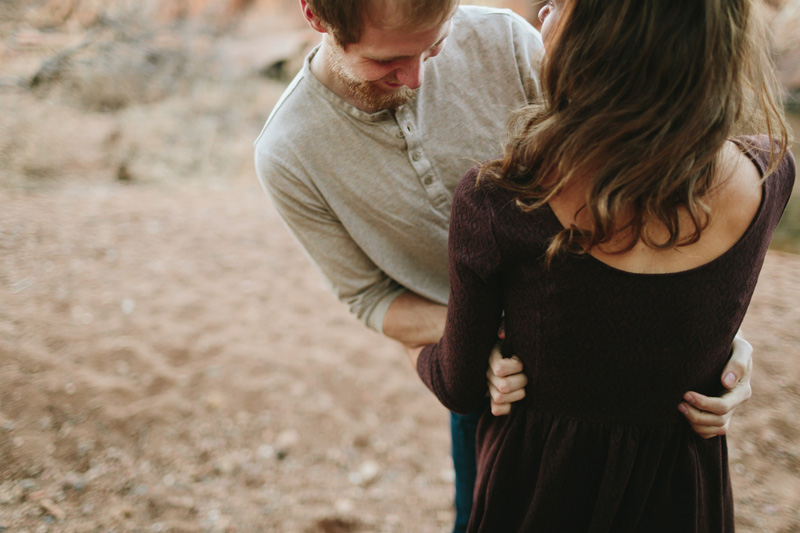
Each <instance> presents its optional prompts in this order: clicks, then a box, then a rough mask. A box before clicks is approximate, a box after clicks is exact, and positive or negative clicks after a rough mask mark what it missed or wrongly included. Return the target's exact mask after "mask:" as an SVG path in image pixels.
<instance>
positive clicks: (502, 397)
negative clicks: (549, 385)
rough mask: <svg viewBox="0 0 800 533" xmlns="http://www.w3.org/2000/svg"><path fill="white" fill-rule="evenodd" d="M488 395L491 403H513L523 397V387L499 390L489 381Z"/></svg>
mask: <svg viewBox="0 0 800 533" xmlns="http://www.w3.org/2000/svg"><path fill="white" fill-rule="evenodd" d="M489 396H491V398H492V403H497V404H504V403H508V404H510V403H514V402H517V401H519V400H521V399H523V398H524V397H525V389H524V388H519V389H516V390H514V391H512V392H501V391H500V390H499V389H498V388H497V387H495V386H494V384H493V383H492V382H491V381H490V382H489Z"/></svg>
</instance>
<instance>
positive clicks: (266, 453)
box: [258, 444, 275, 459]
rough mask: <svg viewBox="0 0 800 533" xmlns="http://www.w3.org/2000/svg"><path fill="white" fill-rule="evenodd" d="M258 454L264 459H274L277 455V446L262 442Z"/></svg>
mask: <svg viewBox="0 0 800 533" xmlns="http://www.w3.org/2000/svg"><path fill="white" fill-rule="evenodd" d="M258 456H259V457H261V458H262V459H272V458H273V457H275V448H273V447H272V446H270V445H269V444H262V445H261V446H259V447H258Z"/></svg>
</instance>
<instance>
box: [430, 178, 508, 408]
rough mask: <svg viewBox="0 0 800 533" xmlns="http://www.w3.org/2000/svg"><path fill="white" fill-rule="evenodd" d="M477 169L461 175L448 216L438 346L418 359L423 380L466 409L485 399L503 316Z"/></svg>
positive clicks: (495, 256)
mask: <svg viewBox="0 0 800 533" xmlns="http://www.w3.org/2000/svg"><path fill="white" fill-rule="evenodd" d="M476 175H477V171H476V169H473V170H471V171H470V172H469V173H467V175H466V176H464V178H462V180H461V182H460V183H459V185H458V187H457V188H456V191H455V194H454V197H453V208H452V212H451V217H450V237H449V251H450V300H449V303H448V307H447V324H446V326H445V331H444V336H443V337H442V339H441V340H440V341H439V343H438V344H434V345H429V346H426V347H425V348H424V349H423V350H422V353H421V354H420V357H419V359H418V361H417V372H418V373H419V375H420V378H422V381H423V382H424V383H425V384H426V385H427V386H428V388H429V389H430V390H431V391H432V392H433V393H434V394H435V395H436V397H437V398H439V401H441V402H442V404H444V406H445V407H447V408H448V409H450V410H451V411H455V412H458V413H469V412H472V411H475V410H476V409H478V408H480V407H481V406H482V405H483V402H484V401H485V397H486V392H487V385H486V369H487V367H488V361H489V355H490V353H491V350H492V347H493V346H494V344H495V343H496V341H497V331H498V328H499V326H500V321H501V318H502V311H503V307H502V279H501V278H502V276H501V272H500V252H499V249H498V246H497V242H496V240H495V235H494V231H493V230H494V227H493V216H492V210H491V207H490V204H489V202H488V201H487V198H486V197H485V186H480V187H476V185H475V177H476Z"/></svg>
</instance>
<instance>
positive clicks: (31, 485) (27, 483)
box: [17, 478, 36, 491]
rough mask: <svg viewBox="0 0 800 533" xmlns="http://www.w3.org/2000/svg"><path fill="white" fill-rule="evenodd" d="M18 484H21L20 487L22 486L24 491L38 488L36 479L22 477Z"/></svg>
mask: <svg viewBox="0 0 800 533" xmlns="http://www.w3.org/2000/svg"><path fill="white" fill-rule="evenodd" d="M17 486H19V488H21V489H22V490H24V491H31V490H33V489H35V488H36V481H35V480H33V479H29V478H26V479H20V480H19V481H18V482H17Z"/></svg>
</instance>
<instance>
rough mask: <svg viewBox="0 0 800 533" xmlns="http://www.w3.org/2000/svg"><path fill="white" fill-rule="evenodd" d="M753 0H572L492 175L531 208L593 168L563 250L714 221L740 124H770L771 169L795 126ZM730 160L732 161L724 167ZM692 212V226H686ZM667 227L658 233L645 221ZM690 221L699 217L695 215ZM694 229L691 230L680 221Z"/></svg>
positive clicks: (691, 238)
mask: <svg viewBox="0 0 800 533" xmlns="http://www.w3.org/2000/svg"><path fill="white" fill-rule="evenodd" d="M753 4H754V2H753V0H564V4H563V7H562V9H563V11H562V13H561V16H560V18H559V21H558V23H557V24H556V27H555V28H554V30H553V32H552V38H551V39H549V41H550V43H552V44H550V46H549V47H548V50H547V54H546V57H545V58H543V60H542V61H543V64H542V71H541V78H540V79H541V82H542V84H541V87H542V101H541V102H539V103H537V104H535V105H531V106H528V107H526V108H524V109H523V110H521V111H520V112H518V113H517V114H516V115H515V117H514V118H513V119H512V123H511V129H510V130H509V132H510V133H509V139H508V141H507V143H506V145H505V148H504V154H503V157H502V159H499V160H495V161H492V162H488V163H486V164H484V165H483V166H482V169H481V171H480V174H479V179H485V180H487V181H490V182H493V183H495V184H497V185H499V186H501V187H504V188H507V189H510V190H512V191H515V192H516V193H517V203H518V204H519V205H520V206H521V207H522V208H523V209H526V210H532V209H536V208H538V207H541V206H543V205H544V204H545V203H546V202H547V201H548V200H549V199H551V198H553V197H554V196H555V195H556V194H558V193H559V192H560V191H562V190H563V189H564V188H565V186H566V185H567V184H568V183H569V182H570V181H573V180H574V181H579V180H586V179H588V180H589V181H588V193H587V202H586V205H585V207H582V208H581V209H585V210H586V213H587V214H588V215H589V220H590V221H591V227H590V228H588V229H587V228H580V229H579V228H578V227H576V226H572V227H569V228H565V229H564V230H563V231H562V232H561V233H559V234H558V235H557V236H556V237H555V238H554V240H553V241H552V243H551V245H550V248H549V250H548V253H547V256H546V257H547V261H548V262H549V261H550V260H552V259H553V257H554V256H555V255H556V254H557V253H559V252H560V251H567V250H568V251H572V252H575V253H583V252H585V251H587V250H591V249H592V247H594V246H598V245H600V244H605V243H609V242H611V240H612V238H614V237H624V242H625V243H626V245H627V248H624V249H622V250H619V251H620V252H624V251H627V250H630V249H631V248H632V247H633V246H634V245H635V244H636V243H637V242H639V241H642V242H644V243H645V244H646V245H648V246H650V247H653V248H659V249H669V248H674V247H677V246H683V245H688V244H692V243H695V242H697V241H698V240H699V238H700V234H701V232H702V231H703V230H704V229H705V228H706V227H707V226H708V222H709V216H710V210H709V208H708V206H707V204H705V203H704V195H705V194H706V193H707V192H708V191H709V188H710V187H711V186H712V185H714V184H715V182H714V178H715V176H716V175H717V172H718V168H717V167H718V154H719V152H720V150H721V148H722V147H723V145H724V143H725V142H726V140H727V139H729V138H730V137H732V136H734V135H741V134H767V135H769V136H771V137H772V139H773V143H771V144H772V145H773V146H772V148H771V149H770V165H769V169H768V171H767V174H769V173H770V172H772V171H774V169H775V168H776V167H777V165H778V164H779V163H780V159H781V158H782V157H783V155H784V154H785V152H786V150H787V147H788V144H789V134H788V132H787V127H786V124H785V121H784V119H783V117H782V109H781V107H780V104H779V101H780V100H779V94H780V92H779V91H780V88H779V85H778V82H777V80H776V79H775V75H774V71H773V64H772V61H771V58H770V56H769V52H768V39H767V31H766V25H765V24H764V22H763V17H762V16H760V15H761V13H760V12H759V8H758V6H755V5H753ZM720 170H721V169H720ZM683 210H685V211H686V212H688V214H689V216H690V219H691V225H693V226H694V229H693V231H692V232H690V233H688V237H687V232H686V231H685V229H684V228H682V227H681V225H680V223H679V220H680V217H679V215H680V213H681V212H682V211H683ZM648 222H650V223H659V222H660V223H661V224H663V226H664V227H665V228H666V229H667V230H668V231H669V237H668V238H667V239H666V240H664V241H659V242H654V241H653V239H652V238H651V237H650V236H649V232H647V231H643V230H644V227H645V225H646V224H647V223H648ZM691 225H690V228H691ZM682 230H683V231H682Z"/></svg>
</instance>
